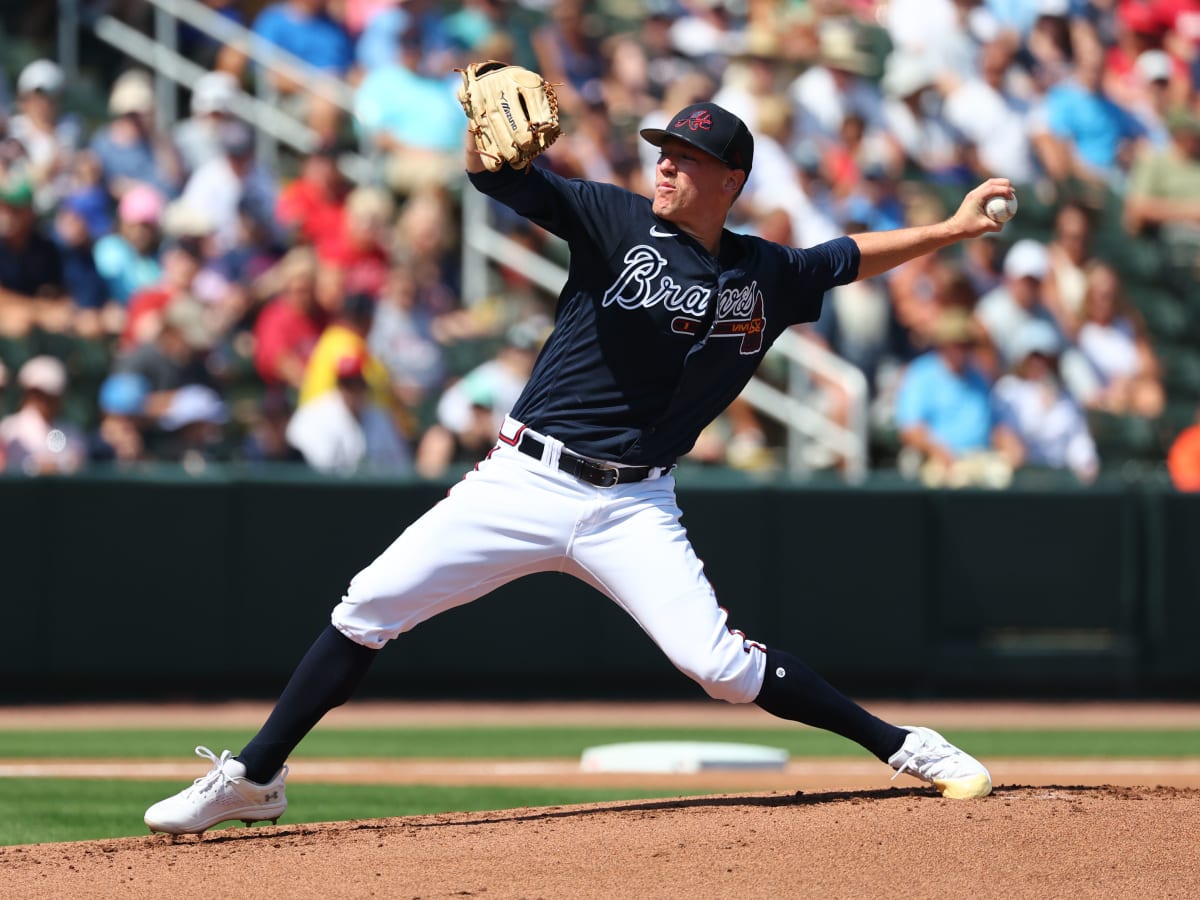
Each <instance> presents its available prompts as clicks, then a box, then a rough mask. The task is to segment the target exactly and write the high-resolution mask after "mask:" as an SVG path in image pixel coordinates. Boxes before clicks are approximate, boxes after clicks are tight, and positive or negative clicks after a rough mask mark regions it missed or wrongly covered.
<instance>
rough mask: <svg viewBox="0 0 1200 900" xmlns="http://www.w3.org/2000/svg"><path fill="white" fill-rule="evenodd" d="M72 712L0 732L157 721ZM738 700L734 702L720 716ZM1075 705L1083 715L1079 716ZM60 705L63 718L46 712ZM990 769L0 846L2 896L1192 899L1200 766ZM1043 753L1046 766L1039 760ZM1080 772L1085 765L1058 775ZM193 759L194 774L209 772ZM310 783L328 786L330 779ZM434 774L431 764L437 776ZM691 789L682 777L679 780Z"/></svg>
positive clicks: (1029, 720)
mask: <svg viewBox="0 0 1200 900" xmlns="http://www.w3.org/2000/svg"><path fill="white" fill-rule="evenodd" d="M712 708H713V709H721V708H720V707H712ZM875 708H877V709H878V708H879V707H878V706H876V707H875ZM261 711H262V710H261V709H260V708H257V707H249V708H242V707H240V706H239V707H237V708H236V709H234V708H224V709H223V711H222V712H221V714H218V713H217V712H216V711H214V710H213V709H211V708H208V709H190V710H174V711H164V710H163V709H162V708H156V709H155V710H154V715H153V719H154V723H155V724H156V725H158V726H160V727H163V726H167V725H168V724H169V723H168V721H165V719H166V720H169V719H174V718H175V717H176V715H178V717H179V721H180V722H183V721H187V722H190V723H191V724H193V725H195V726H197V728H198V730H202V728H203V723H207V722H216V721H220V722H223V723H227V724H228V723H230V722H240V721H242V720H243V719H246V720H255V719H257V718H258V717H259V715H260V714H261ZM524 711H525V712H526V713H530V714H534V718H538V717H540V715H541V712H540V711H539V709H535V708H530V707H526V708H525V710H524ZM71 712H72V711H70V710H65V709H58V710H41V711H40V713H38V712H35V711H32V710H30V711H22V710H6V711H2V712H0V727H10V728H11V727H18V728H19V727H22V724H21V720H22V719H23V718H24V716H25V715H26V714H28V715H29V716H30V717H31V718H33V717H36V719H37V723H38V725H39V726H41V727H65V726H64V724H63V723H64V722H66V721H67V720H68V719H70V720H72V721H73V722H74V723H75V724H78V725H79V726H80V727H96V726H97V725H98V724H101V723H102V724H103V725H106V726H109V727H114V726H115V725H117V724H118V723H120V724H127V725H131V726H132V725H134V724H137V723H136V721H135V720H138V719H141V724H143V725H144V724H146V722H145V719H144V718H142V715H141V714H144V712H145V711H144V710H137V709H133V708H129V709H118V708H108V709H106V710H96V709H91V710H75V711H73V712H74V714H75V715H74V716H72V715H71V714H70V713H71ZM468 712H469V711H468V710H466V709H465V708H461V709H460V708H458V707H450V708H449V711H447V710H445V709H443V710H442V711H440V712H438V711H435V710H433V709H432V708H430V707H423V708H421V711H420V714H419V716H418V718H419V719H420V720H422V721H426V722H427V721H429V718H430V716H431V715H432V716H433V717H434V718H439V717H441V718H442V719H443V720H446V719H447V718H448V719H454V718H457V715H458V714H459V713H468ZM507 712H508V713H509V716H508V718H507V719H506V721H510V722H511V721H512V720H513V716H512V715H511V714H512V713H513V712H514V710H511V709H510V710H508V711H507ZM545 712H546V714H547V715H549V714H550V713H549V711H548V710H546V711H545ZM610 712H611V714H612V715H614V716H620V717H621V719H622V720H624V721H628V720H629V716H631V715H633V716H634V717H636V716H639V715H641V714H642V711H639V710H637V709H633V710H631V709H630V708H624V709H616V708H614V709H613V710H611V711H608V710H605V709H600V708H592V709H590V710H583V709H579V708H576V709H575V710H574V711H570V712H566V711H564V710H563V709H561V708H560V709H559V710H558V712H557V713H556V714H554V716H553V718H554V719H555V720H557V721H563V717H564V716H566V717H567V718H568V719H569V718H571V717H573V716H576V715H579V716H582V717H585V718H587V720H589V721H597V719H605V718H607V717H608V715H609V714H610ZM986 712H990V716H991V717H990V718H989V719H988V720H987V723H988V724H989V725H992V726H1002V725H1005V723H1006V722H1007V723H1008V726H1007V727H1034V726H1035V725H1038V724H1043V725H1044V723H1046V722H1048V721H1050V720H1053V721H1055V722H1056V723H1057V724H1059V726H1060V727H1068V726H1069V725H1071V724H1077V725H1078V724H1079V720H1080V719H1089V718H1092V717H1094V718H1095V719H1096V721H1095V722H1094V724H1095V725H1096V726H1097V727H1104V726H1107V727H1113V726H1114V721H1119V722H1122V723H1124V725H1126V726H1128V727H1139V725H1140V727H1162V726H1174V727H1181V728H1182V727H1195V723H1196V721H1197V708H1196V707H1195V706H1190V707H1173V706H1154V705H1140V706H1136V707H1134V706H1127V707H1124V708H1112V707H1110V708H1108V709H1107V710H1104V709H1101V708H1100V707H1098V706H1087V707H1080V706H1078V705H1076V706H1073V707H1072V709H1071V710H1070V711H1068V710H1065V709H1063V710H1054V709H1048V708H1045V707H1033V708H1031V707H1013V708H1011V709H1005V708H999V707H993V708H991V709H990V710H988V711H986ZM231 713H232V714H231ZM368 713H371V714H373V715H374V716H377V717H382V718H385V719H387V720H388V721H389V723H391V724H394V723H395V720H396V719H397V718H400V719H406V720H411V718H410V717H412V716H414V715H417V713H416V712H414V710H411V709H409V710H407V711H406V709H405V708H398V709H395V708H387V709H385V708H376V709H374V710H373V711H372V710H368V709H366V708H365V707H363V706H360V707H359V709H358V710H357V711H353V710H352V708H350V709H347V710H346V711H345V713H344V714H343V716H342V717H341V719H342V721H341V722H340V724H343V725H347V724H351V722H350V721H347V720H348V719H354V718H357V716H358V715H360V714H368ZM504 713H505V711H504V710H500V711H499V714H501V715H503V714H504ZM984 713H985V710H984V709H983V708H981V707H978V706H975V705H972V706H970V707H961V708H955V707H951V706H940V707H938V706H934V707H926V708H924V709H905V710H891V709H889V710H887V711H886V714H887V715H889V716H890V717H892V718H898V719H899V720H902V721H908V720H909V718H912V720H913V721H922V722H925V723H928V724H931V725H934V726H935V727H943V728H946V727H965V726H968V725H974V724H976V721H975V720H976V717H977V716H978V717H980V719H982V715H983V714H984ZM479 714H480V710H479V709H478V708H477V709H475V710H474V712H473V713H471V715H473V716H474V717H475V720H476V721H478V720H479V719H478V716H479ZM651 714H652V715H653V716H654V721H659V722H661V721H662V720H663V716H664V715H665V714H666V715H669V717H670V718H672V719H673V720H675V721H681V720H687V719H689V718H690V717H693V716H699V717H701V718H702V719H704V724H712V723H713V722H715V721H719V720H720V718H719V717H718V718H710V716H711V715H712V714H711V712H710V710H709V708H704V707H701V708H687V707H683V708H681V709H679V710H677V711H676V712H674V713H671V712H670V711H664V710H663V709H659V710H657V712H651ZM743 715H745V714H742V713H736V714H734V715H732V716H730V715H729V713H728V712H727V713H726V721H729V720H730V719H732V720H738V719H739V718H741V717H742V716H743ZM93 716H95V718H94V719H93ZM1064 716H1066V717H1067V718H1072V717H1078V718H1077V719H1076V721H1075V722H1068V721H1065V720H1064ZM60 717H61V720H62V721H54V722H52V721H51V720H57V719H59V718H60ZM87 719H93V720H92V721H91V724H90V725H88V724H85V722H84V721H81V720H87ZM750 719H751V716H747V717H745V718H741V721H743V722H745V721H750ZM754 723H755V724H756V725H759V724H761V720H757V719H755V722H754ZM26 724H27V725H28V724H30V723H26ZM731 724H733V723H732V722H731ZM979 724H983V722H982V720H980V721H979ZM1118 727H1119V726H1118ZM25 762H30V761H25ZM409 762H410V764H411V763H417V764H420V763H422V761H409ZM477 762H478V761H477ZM987 762H988V764H989V765H990V766H991V768H992V773H993V776H994V778H995V780H996V782H997V786H996V789H995V792H994V793H993V795H992V796H990V797H988V798H985V799H983V800H978V801H968V802H961V801H947V800H944V799H942V798H941V797H939V796H938V795H937V794H936V793H934V792H933V791H931V790H929V789H927V788H924V787H912V786H909V785H911V784H912V782H911V781H909V782H906V783H905V786H898V785H900V782H897V783H896V785H897V786H880V785H887V781H886V777H887V776H886V770H884V774H883V775H882V776H881V775H880V767H879V765H878V764H875V763H869V761H868V764H869V765H870V766H871V771H870V772H869V773H866V770H864V774H863V776H862V777H861V778H860V777H858V776H856V775H853V773H852V771H851V770H846V769H839V768H837V766H844V765H846V762H845V761H837V762H835V761H829V762H828V763H825V762H814V763H812V764H811V765H812V766H813V768H812V769H811V771H809V772H808V775H807V776H803V773H801V772H799V771H793V770H789V771H788V772H785V773H783V775H782V781H783V783H784V784H786V785H787V787H786V788H785V789H783V790H775V791H766V790H762V789H759V788H755V787H754V786H750V787H749V788H748V790H750V791H751V792H749V793H738V794H728V793H726V794H716V795H710V796H705V797H693V798H685V799H676V800H638V801H628V802H619V803H618V802H609V803H599V804H589V805H585V806H563V807H548V808H542V809H516V810H503V811H497V812H477V813H454V814H444V815H434V816H416V817H407V818H396V819H374V820H360V821H351V822H339V823H326V824H315V825H314V824H306V825H286V824H284V825H278V826H258V827H254V828H250V829H246V828H241V827H238V828H232V829H228V830H222V831H214V832H210V833H209V834H208V835H206V836H203V837H199V838H197V837H186V838H180V839H171V838H169V837H167V836H165V835H155V836H147V837H141V838H122V839H116V840H104V841H90V842H80V843H57V844H39V845H27V846H18V847H0V896H3V897H5V898H12V900H24V898H39V900H40V898H59V897H68V898H162V897H170V898H172V900H191V898H201V897H204V898H214V897H216V898H220V897H230V898H232V897H238V898H242V897H247V896H251V897H259V896H261V897H267V896H269V897H282V898H318V897H319V898H359V897H389V898H391V897H395V898H402V897H413V898H417V897H419V898H443V897H485V898H509V897H514V898H515V897H545V898H559V897H587V898H626V897H628V898H643V897H645V898H709V897H712V898H718V897H719V898H735V897H736V898H743V897H745V898H757V897H771V898H785V897H823V898H825V897H828V898H840V897H846V898H850V897H854V898H874V897H889V898H891V897H954V898H958V897H963V898H965V897H1005V898H1009V897H1013V898H1024V897H1028V898H1034V897H1037V898H1045V897H1086V898H1092V897H1096V898H1100V897H1104V898H1108V897H1122V898H1126V897H1155V898H1161V897H1178V898H1184V897H1197V896H1200V852H1198V848H1200V790H1198V789H1197V788H1196V787H1195V786H1194V785H1197V784H1198V783H1200V779H1197V778H1195V773H1194V770H1195V768H1196V763H1197V761H1196V760H1180V761H1172V762H1163V763H1162V765H1163V767H1164V768H1163V769H1162V770H1161V771H1160V772H1158V773H1157V774H1156V773H1155V772H1154V771H1153V770H1147V769H1145V768H1143V769H1141V770H1138V769H1137V768H1136V767H1135V768H1132V769H1129V771H1127V772H1126V776H1125V777H1126V779H1127V780H1136V779H1139V778H1141V779H1142V780H1143V783H1144V784H1147V785H1156V786H1136V785H1131V786H1117V785H1115V784H1113V783H1111V782H1112V781H1114V780H1117V779H1116V778H1115V776H1114V773H1117V774H1119V772H1118V770H1117V769H1110V770H1108V772H1107V774H1106V773H1105V770H1104V769H1103V768H1090V769H1089V768H1088V766H1087V765H1085V764H1084V763H1082V762H1079V761H1076V762H1074V763H1072V762H1071V761H1062V760H1057V761H1043V762H1039V761H1030V760H987ZM1103 762H1104V761H1100V762H1099V763H1097V765H1100V764H1101V763H1103ZM1152 762H1154V761H1125V764H1126V765H1132V766H1137V765H1141V766H1145V765H1146V764H1148V763H1152ZM192 763H193V764H195V761H194V760H193V761H192ZM424 763H426V764H432V761H424ZM319 764H320V761H309V760H305V761H304V762H303V764H302V765H298V766H297V770H298V771H297V776H299V775H300V772H301V771H303V769H304V768H306V767H313V766H317V765H319ZM330 764H331V765H332V764H333V763H332V761H330ZM1111 764H1112V765H1115V764H1116V763H1115V762H1113V763H1111ZM1038 765H1041V766H1050V768H1043V769H1042V770H1040V774H1037V773H1038V772H1039V770H1038V769H1037V768H1036V766H1038ZM1068 765H1075V766H1077V768H1074V769H1071V768H1062V767H1063V766H1068ZM1054 766H1058V767H1059V768H1057V769H1055V768H1053V767H1054ZM194 768H195V765H193V771H191V772H190V773H189V775H188V777H195V775H196V774H199V773H198V772H196V771H194ZM1188 772H1193V774H1192V775H1189V774H1188ZM410 775H411V773H410ZM802 776H803V777H802ZM302 777H309V778H311V779H312V780H333V779H330V778H326V777H321V776H319V774H318V773H317V772H312V773H310V775H308V776H302ZM374 777H378V773H376V775H375V776H374ZM423 777H425V778H428V777H430V776H429V772H426V773H425V775H424V776H423ZM534 777H545V776H544V775H540V776H539V775H535V776H534ZM774 777H775V778H776V779H780V778H781V775H780V773H775V775H774ZM353 780H356V779H353ZM184 783H186V782H184ZM777 783H778V782H777ZM1187 785H1193V786H1187ZM680 789H681V790H684V789H690V788H685V787H684V785H682V784H680Z"/></svg>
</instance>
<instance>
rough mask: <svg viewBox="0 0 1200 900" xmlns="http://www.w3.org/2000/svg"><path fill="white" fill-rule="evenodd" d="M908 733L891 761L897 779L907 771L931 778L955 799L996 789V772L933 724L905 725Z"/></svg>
mask: <svg viewBox="0 0 1200 900" xmlns="http://www.w3.org/2000/svg"><path fill="white" fill-rule="evenodd" d="M900 727H901V728H903V729H904V730H905V731H907V732H908V737H906V738H905V739H904V743H903V744H901V745H900V749H899V750H897V751H896V752H895V753H893V754H892V756H891V758H890V759H889V760H888V765H890V766H891V767H892V768H893V769H895V770H896V774H895V775H893V776H892V779H893V780H895V779H896V778H897V777H898V776H900V775H901V774H902V773H904V772H907V773H908V774H909V775H913V776H915V777H917V778H920V779H921V780H922V781H927V782H929V783H930V784H932V785H933V786H934V787H936V788H937V789H938V790H939V791H941V792H942V796H943V797H949V798H950V799H951V800H974V799H976V798H977V797H986V796H987V795H988V794H990V793H991V792H992V776H990V775H989V774H988V770H987V769H985V768H984V767H983V763H981V762H980V761H979V760H977V759H976V758H975V757H973V756H971V755H970V754H969V753H964V752H963V751H962V750H959V749H958V748H957V747H955V746H954V745H953V744H951V743H950V742H949V741H948V740H946V739H945V738H944V737H942V736H941V735H940V734H938V733H937V732H936V731H934V730H933V729H932V728H922V727H920V726H915V725H901V726H900Z"/></svg>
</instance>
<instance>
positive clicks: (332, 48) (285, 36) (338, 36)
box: [253, 0, 354, 76]
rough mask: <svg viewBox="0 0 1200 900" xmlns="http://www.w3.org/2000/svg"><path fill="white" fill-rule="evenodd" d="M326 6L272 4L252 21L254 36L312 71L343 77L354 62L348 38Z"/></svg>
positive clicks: (294, 1)
mask: <svg viewBox="0 0 1200 900" xmlns="http://www.w3.org/2000/svg"><path fill="white" fill-rule="evenodd" d="M327 6H328V3H327V0H283V2H281V3H272V4H271V5H270V6H267V7H266V8H265V9H263V11H262V12H260V13H259V14H258V18H256V19H255V20H254V29H253V30H254V33H255V34H257V35H258V36H259V37H261V38H265V39H266V40H268V41H270V42H271V43H272V44H274V45H275V46H277V47H279V48H280V49H281V50H286V51H287V52H288V53H291V54H292V55H293V56H297V57H299V58H300V59H302V60H304V61H305V62H307V63H308V64H309V65H311V66H314V67H315V68H318V69H321V70H322V71H324V72H330V73H332V74H334V75H338V76H344V75H345V74H346V72H347V71H349V69H350V65H351V63H352V62H353V61H354V53H353V48H352V47H351V44H350V35H349V34H347V33H346V29H345V28H344V27H343V26H342V25H341V24H340V23H338V22H335V21H334V20H333V19H331V18H330V17H329V14H328V11H327V9H326V7H327Z"/></svg>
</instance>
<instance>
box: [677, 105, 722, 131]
mask: <svg viewBox="0 0 1200 900" xmlns="http://www.w3.org/2000/svg"><path fill="white" fill-rule="evenodd" d="M685 126H686V127H687V128H688V129H689V130H691V131H708V130H710V129H711V128H712V126H713V120H712V114H711V113H709V111H708V110H707V109H700V110H697V111H696V112H694V113H692V114H691V115H690V116H688V117H687V118H686V119H676V120H675V124H673V125H672V126H671V127H672V128H684V127H685Z"/></svg>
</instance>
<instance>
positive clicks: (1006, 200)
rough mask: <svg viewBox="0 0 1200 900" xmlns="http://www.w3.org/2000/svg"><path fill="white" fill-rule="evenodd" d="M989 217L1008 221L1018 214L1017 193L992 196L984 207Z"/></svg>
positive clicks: (996, 220)
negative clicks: (1009, 195) (1008, 195)
mask: <svg viewBox="0 0 1200 900" xmlns="http://www.w3.org/2000/svg"><path fill="white" fill-rule="evenodd" d="M983 211H984V212H985V213H987V216H988V218H989V219H991V220H992V221H994V222H1007V221H1008V220H1009V219H1011V218H1012V217H1013V216H1015V215H1016V214H1017V195H1016V194H1015V193H1014V194H1013V195H1012V196H1011V197H1005V196H1003V195H1001V196H996V197H992V198H991V199H989V200H988V202H987V204H986V205H985V206H984V207H983Z"/></svg>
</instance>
